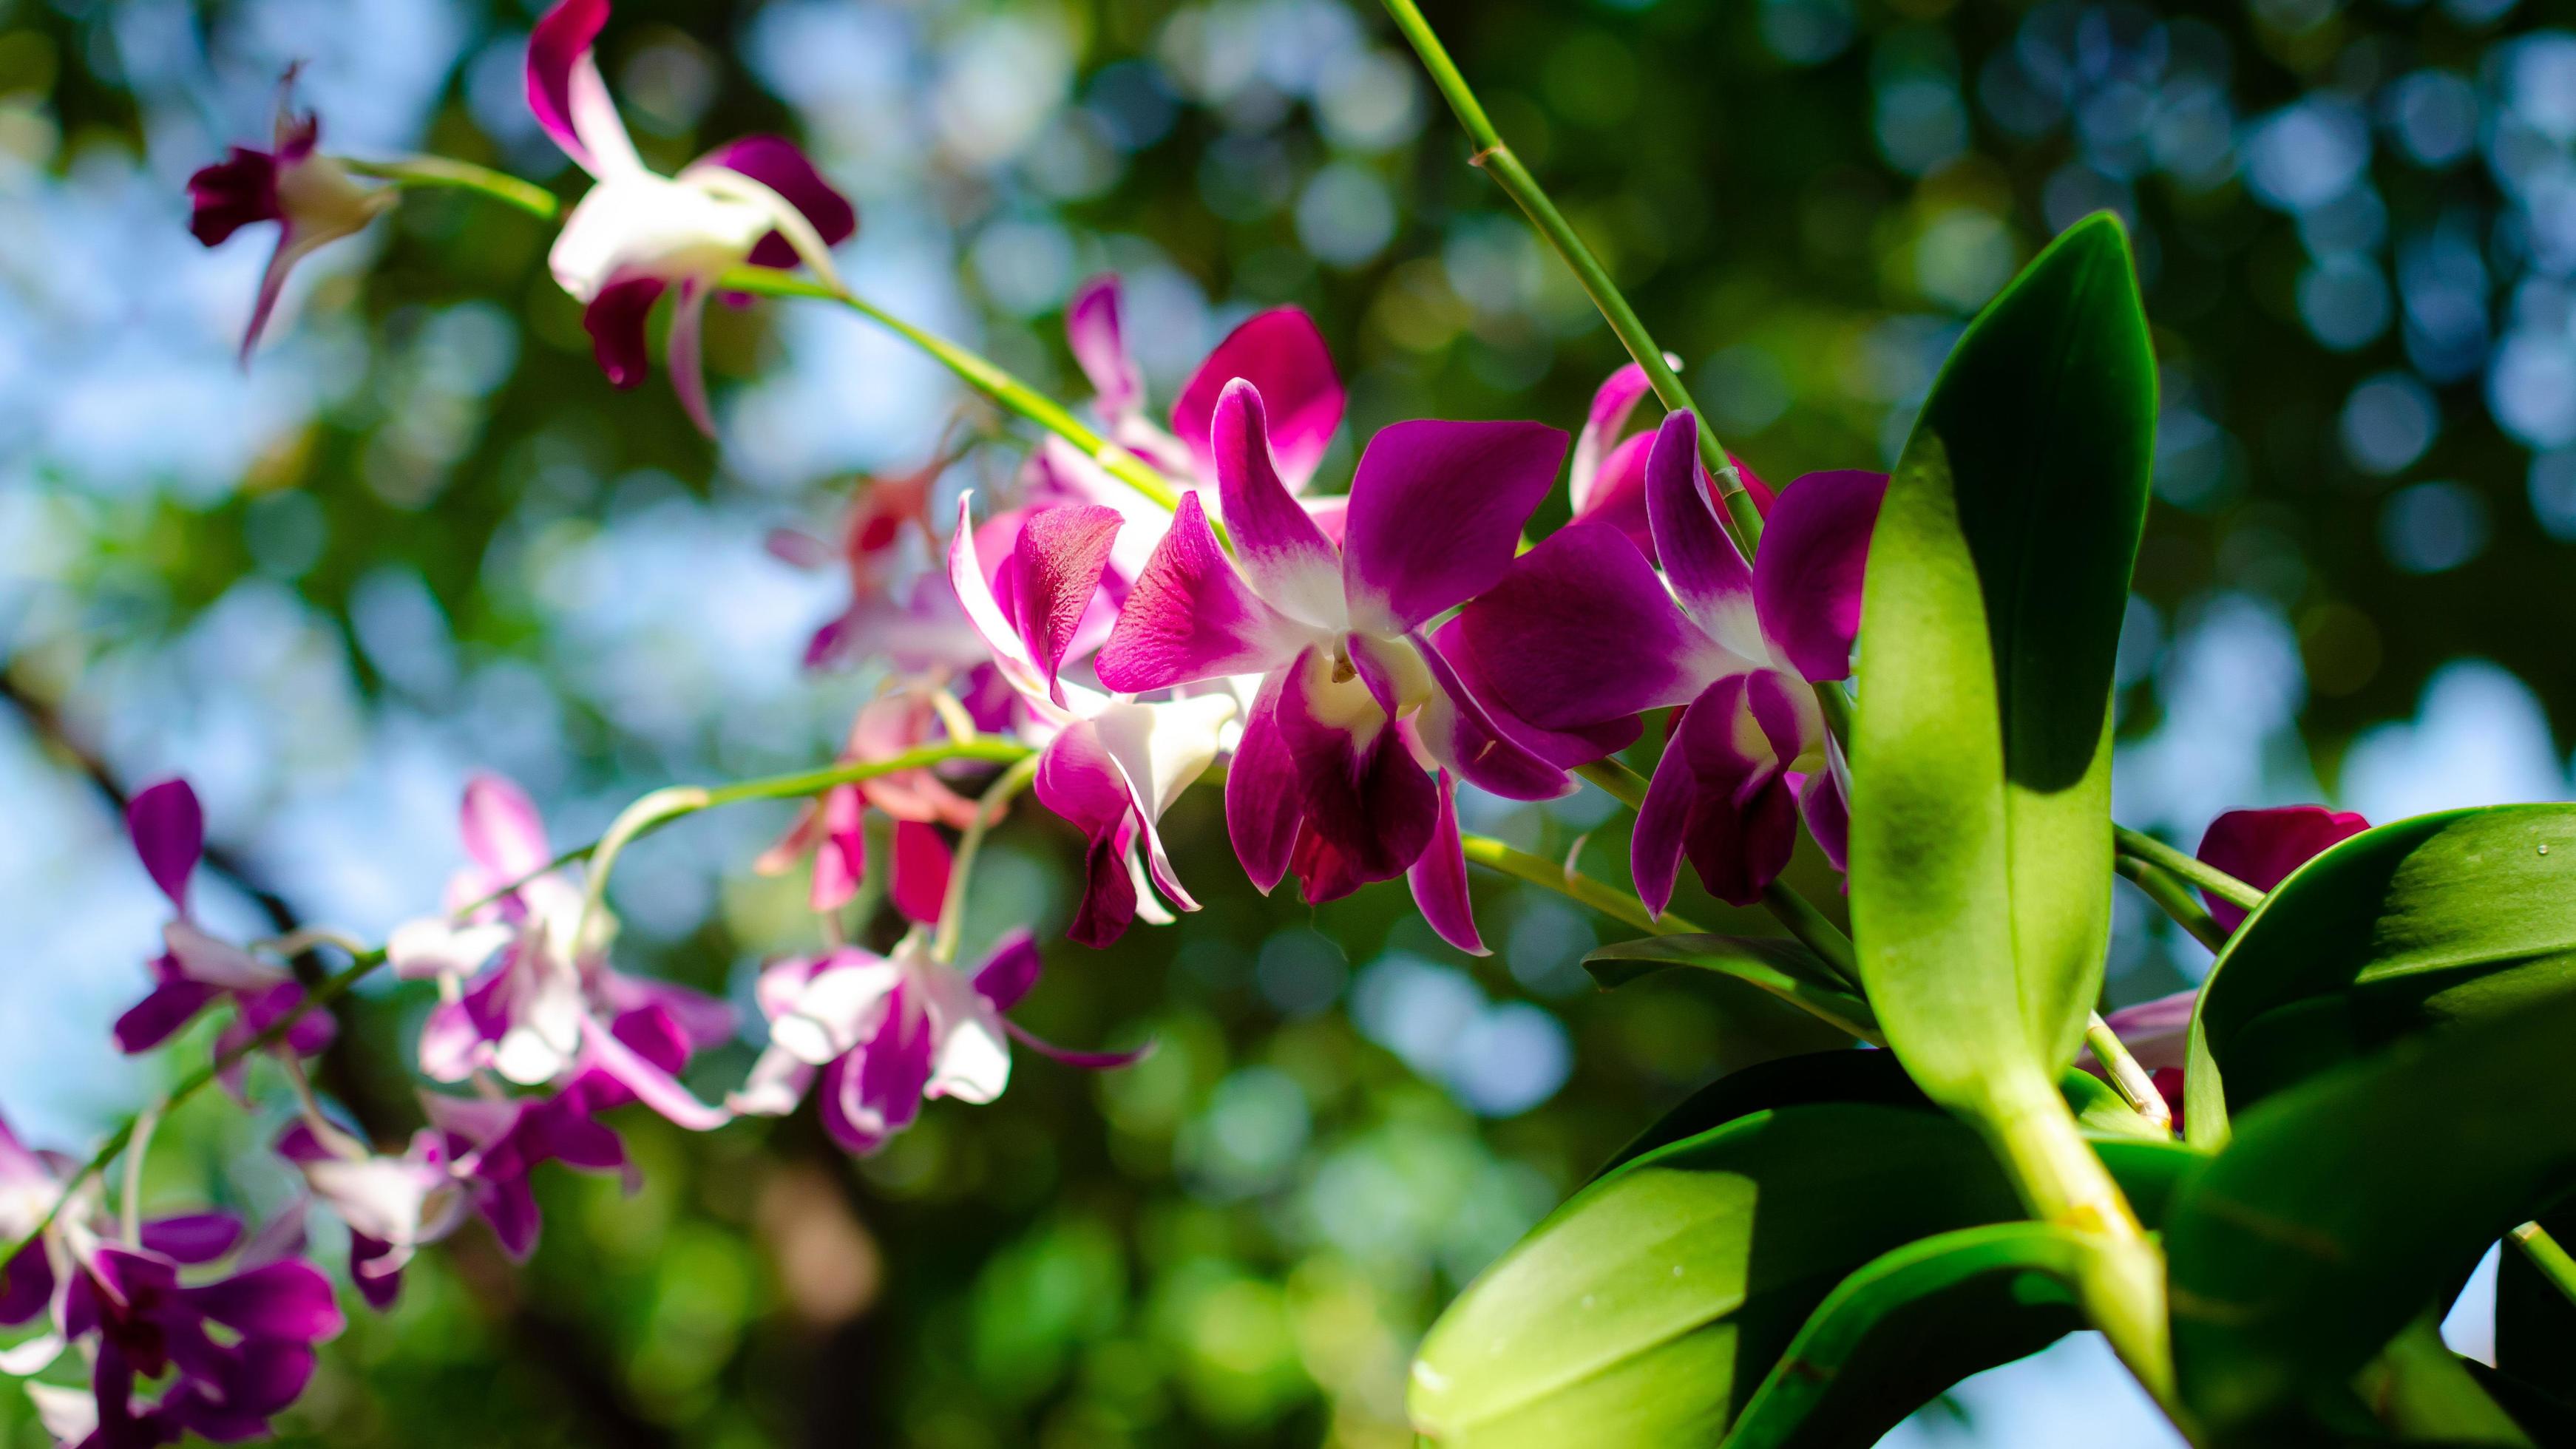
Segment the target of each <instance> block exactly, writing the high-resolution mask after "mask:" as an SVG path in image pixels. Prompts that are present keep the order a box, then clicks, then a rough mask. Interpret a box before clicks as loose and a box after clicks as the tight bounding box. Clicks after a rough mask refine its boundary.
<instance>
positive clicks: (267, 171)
mask: <svg viewBox="0 0 2576 1449" xmlns="http://www.w3.org/2000/svg"><path fill="white" fill-rule="evenodd" d="M285 219H286V213H285V211H284V210H283V209H282V208H281V207H280V205H279V202H278V195H277V158H276V157H274V156H271V155H269V154H268V153H267V152H265V151H253V150H250V149H248V148H246V147H241V146H235V147H232V148H230V150H229V151H228V152H227V154H226V155H225V157H224V159H223V160H221V161H218V162H215V163H214V164H213V165H211V166H202V167H199V168H198V169H197V171H196V172H195V173H194V174H193V175H191V176H189V178H188V234H189V235H191V236H193V237H195V238H196V239H197V240H198V241H199V242H200V243H202V244H203V245H206V246H210V247H212V246H221V245H223V244H224V242H226V241H228V240H230V239H231V237H232V234H233V233H234V232H236V231H239V230H241V229H242V228H243V227H246V226H251V225H255V224H257V223H259V222H263V221H284V220H285Z"/></svg>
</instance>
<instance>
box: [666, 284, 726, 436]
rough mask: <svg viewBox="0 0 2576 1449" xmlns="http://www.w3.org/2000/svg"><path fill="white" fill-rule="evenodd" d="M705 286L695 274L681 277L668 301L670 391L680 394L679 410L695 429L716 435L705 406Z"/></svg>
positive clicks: (710, 416) (712, 415)
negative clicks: (669, 313) (671, 299)
mask: <svg viewBox="0 0 2576 1449" xmlns="http://www.w3.org/2000/svg"><path fill="white" fill-rule="evenodd" d="M706 320H707V287H706V284H705V283H704V282H701V281H699V280H698V279H697V278H695V277H682V278H681V279H680V291H679V295H678V297H677V298H676V299H674V300H673V302H672V304H671V341H670V362H671V391H673V392H675V393H677V394H679V398H680V411H682V412H684V413H686V414H688V416H689V421H690V422H693V423H695V424H697V425H698V431H699V432H701V433H704V434H705V435H706V436H708V437H710V438H712V437H714V436H715V435H716V418H715V413H714V411H713V410H711V409H710V408H709V407H708V406H707V371H706V349H705V334H706Z"/></svg>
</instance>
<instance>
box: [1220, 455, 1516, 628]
mask: <svg viewBox="0 0 2576 1449" xmlns="http://www.w3.org/2000/svg"><path fill="white" fill-rule="evenodd" d="M1563 461H1565V434H1564V432H1563V431H1561V430H1559V429H1556V428H1551V427H1548V426H1546V425H1545V424H1543V423H1451V422H1438V421H1434V420H1430V419H1422V420H1417V421H1414V422H1407V423H1395V424H1392V425H1390V426H1388V427H1384V428H1380V429H1379V430H1378V433H1377V436H1376V437H1373V438H1371V439H1369V444H1368V449H1367V451H1365V452H1363V453H1362V454H1361V455H1360V464H1359V470H1358V472H1356V473H1355V474H1353V475H1352V478H1351V504H1350V519H1349V522H1348V523H1347V524H1346V525H1345V526H1344V528H1343V533H1342V579H1343V591H1344V593H1345V594H1347V595H1348V597H1349V599H1350V607H1351V622H1352V623H1353V624H1354V625H1356V626H1357V627H1359V628H1362V629H1366V630H1370V631H1371V632H1374V633H1379V634H1397V633H1402V632H1404V631H1405V630H1408V629H1413V628H1416V627H1418V626H1420V625H1422V624H1424V623H1427V622H1429V621H1430V620H1431V619H1432V618H1433V617H1435V616H1437V615H1439V614H1441V613H1443V612H1445V611H1446V610H1449V609H1451V608H1454V607H1456V606H1457V605H1459V604H1462V603H1465V602H1466V601H1467V600H1468V599H1469V598H1471V597H1473V596H1475V595H1477V594H1480V593H1483V592H1484V591H1485V590H1487V589H1489V588H1492V587H1493V586H1494V582H1495V580H1497V579H1499V578H1501V577H1502V576H1503V571H1504V570H1505V569H1507V568H1509V567H1510V566H1511V562H1512V553H1513V550H1514V548H1515V546H1516V545H1517V544H1518V542H1519V540H1520V533H1521V525H1522V524H1523V523H1526V522H1528V521H1529V515H1530V510H1531V509H1533V508H1536V507H1537V506H1538V503H1539V500H1540V499H1542V498H1545V497H1546V496H1547V492H1548V490H1549V489H1550V488H1552V487H1554V486H1555V484H1556V469H1557V465H1558V464H1560V463H1562V462H1563ZM1228 517H1229V518H1231V517H1232V515H1231V514H1229V515H1228Z"/></svg>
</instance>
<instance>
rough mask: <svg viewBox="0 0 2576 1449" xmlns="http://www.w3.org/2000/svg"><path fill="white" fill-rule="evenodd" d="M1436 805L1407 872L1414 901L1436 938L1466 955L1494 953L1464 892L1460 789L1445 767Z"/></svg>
mask: <svg viewBox="0 0 2576 1449" xmlns="http://www.w3.org/2000/svg"><path fill="white" fill-rule="evenodd" d="M1437 789H1438V791H1439V795H1440V811H1439V814H1438V815H1436V816H1434V817H1433V819H1432V825H1431V843H1430V844H1428V845H1426V846H1424V847H1423V848H1422V855H1421V857H1420V858H1419V859H1417V860H1415V861H1414V862H1413V868H1412V869H1410V870H1408V871H1406V872H1405V881H1406V884H1408V885H1410V886H1412V887H1413V903H1414V904H1415V905H1416V906H1419V907H1420V908H1421V909H1422V919H1423V920H1425V921H1427V922H1429V923H1430V925H1431V929H1432V930H1434V931H1436V932H1438V933H1439V935H1440V939H1441V940H1443V941H1446V942H1448V943H1449V944H1450V945H1452V946H1455V947H1457V948H1458V949H1459V950H1461V951H1464V952H1466V953H1467V954H1468V955H1470V956H1488V955H1491V954H1493V953H1492V952H1490V951H1488V950H1486V949H1485V938H1484V937H1483V936H1481V935H1479V934H1477V932H1476V904H1475V901H1474V899H1473V898H1472V897H1470V896H1469V895H1468V893H1467V851H1466V846H1465V844H1464V842H1463V841H1461V840H1460V838H1459V835H1458V799H1457V794H1458V789H1457V786H1456V785H1455V784H1453V783H1452V782H1451V781H1450V779H1449V772H1448V771H1446V770H1443V771H1441V772H1440V777H1439V781H1438V784H1437Z"/></svg>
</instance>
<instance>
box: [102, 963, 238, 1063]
mask: <svg viewBox="0 0 2576 1449" xmlns="http://www.w3.org/2000/svg"><path fill="white" fill-rule="evenodd" d="M221 995H223V989H222V988H221V987H218V986H213V985H210V984H208V983H206V982H203V981H190V980H188V979H186V978H184V977H179V978H174V979H172V980H168V981H164V982H162V983H161V984H160V985H158V986H155V987H153V988H152V990H151V991H150V993H148V994H147V995H145V996H144V998H143V999H142V1000H141V1001H138V1002H136V1003H135V1004H134V1005H133V1006H132V1007H130V1008H128V1009H127V1011H126V1013H125V1014H124V1015H123V1016H120V1017H118V1018H117V1019H116V1026H115V1037H116V1048H117V1050H119V1051H121V1052H124V1053H125V1054H126V1055H127V1056H135V1055H139V1054H140V1053H143V1052H148V1051H150V1050H152V1049H153V1048H154V1047H157V1046H159V1045H161V1043H163V1042H165V1041H168V1040H169V1039H170V1038H172V1037H174V1036H176V1035H178V1034H179V1030H180V1029H181V1028H182V1027H185V1026H186V1025H187V1024H188V1023H189V1022H190V1021H192V1020H194V1019H195V1018H196V1015H197V1013H198V1012H200V1011H203V1010H205V1009H206V1006H207V1004H208V1003H209V1002H212V1001H213V1000H214V999H215V998H216V997H218V996H221Z"/></svg>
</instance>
